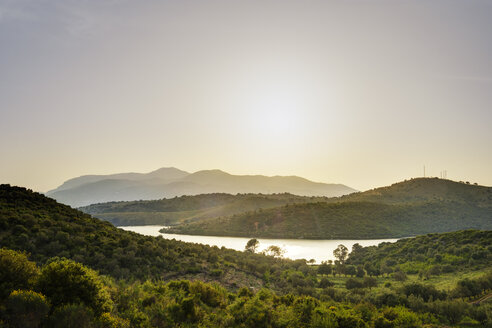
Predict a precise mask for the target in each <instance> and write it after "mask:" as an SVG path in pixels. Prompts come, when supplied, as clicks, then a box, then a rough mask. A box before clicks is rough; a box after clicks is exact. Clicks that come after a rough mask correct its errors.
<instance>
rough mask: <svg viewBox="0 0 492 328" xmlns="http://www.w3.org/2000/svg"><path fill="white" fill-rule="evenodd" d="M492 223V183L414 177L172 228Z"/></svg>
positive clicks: (226, 230) (383, 229)
mask: <svg viewBox="0 0 492 328" xmlns="http://www.w3.org/2000/svg"><path fill="white" fill-rule="evenodd" d="M460 229H484V230H491V229H492V188H490V187H483V186H475V185H469V184H464V183H458V182H453V181H450V180H441V179H424V178H418V179H412V180H409V181H404V182H400V183H396V184H394V185H392V186H389V187H383V188H377V189H374V190H369V191H366V192H362V193H355V194H351V195H348V196H344V197H340V198H332V199H329V200H328V201H326V202H315V203H304V204H294V205H285V206H281V207H277V208H272V209H266V210H261V211H254V212H249V213H243V214H240V215H233V216H229V217H222V218H216V219H211V220H206V221H203V222H196V223H189V224H184V225H180V226H175V227H172V228H171V229H170V230H168V231H169V232H171V233H182V234H196V235H217V236H241V237H263V238H309V239H343V238H347V239H371V238H397V237H408V236H414V235H419V234H426V233H434V232H448V231H455V230H460Z"/></svg>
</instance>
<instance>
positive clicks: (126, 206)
mask: <svg viewBox="0 0 492 328" xmlns="http://www.w3.org/2000/svg"><path fill="white" fill-rule="evenodd" d="M327 199H328V198H326V197H306V196H296V195H292V194H272V195H263V194H237V195H231V194H202V195H196V196H181V197H175V198H169V199H161V200H142V201H129V202H108V203H100V204H93V205H89V206H84V207H81V208H79V209H80V210H81V211H82V212H85V213H88V214H91V215H93V216H95V217H98V218H100V219H103V220H107V221H109V222H111V223H113V224H114V225H116V226H125V225H148V224H156V225H176V224H180V223H191V222H197V221H200V220H204V219H210V218H216V217H221V216H230V215H234V214H240V213H245V212H250V211H255V210H259V209H266V208H273V207H278V206H282V205H286V204H295V203H307V202H315V201H326V200H327Z"/></svg>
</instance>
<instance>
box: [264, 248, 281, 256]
mask: <svg viewBox="0 0 492 328" xmlns="http://www.w3.org/2000/svg"><path fill="white" fill-rule="evenodd" d="M284 254H285V250H284V249H283V248H281V247H279V246H275V245H271V246H268V248H267V249H266V250H265V255H270V256H273V257H282V256H283V255H284Z"/></svg>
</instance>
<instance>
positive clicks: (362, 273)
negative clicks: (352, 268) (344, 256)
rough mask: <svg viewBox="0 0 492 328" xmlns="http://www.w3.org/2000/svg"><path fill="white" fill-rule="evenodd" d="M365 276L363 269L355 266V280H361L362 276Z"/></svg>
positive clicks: (360, 266)
mask: <svg viewBox="0 0 492 328" xmlns="http://www.w3.org/2000/svg"><path fill="white" fill-rule="evenodd" d="M365 275H366V272H365V271H364V268H363V267H362V265H358V266H357V274H356V276H357V278H363V277H364V276H365Z"/></svg>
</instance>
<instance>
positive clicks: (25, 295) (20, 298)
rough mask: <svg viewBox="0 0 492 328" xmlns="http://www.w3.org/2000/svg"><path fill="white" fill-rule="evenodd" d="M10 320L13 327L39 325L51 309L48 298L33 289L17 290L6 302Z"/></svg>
mask: <svg viewBox="0 0 492 328" xmlns="http://www.w3.org/2000/svg"><path fill="white" fill-rule="evenodd" d="M6 306H7V312H8V314H9V321H10V325H11V326H12V327H19V328H31V327H32V328H36V327H39V325H40V323H41V321H43V320H44V319H45V318H46V316H47V314H48V312H49V310H50V304H49V303H48V301H47V300H46V298H45V297H44V296H43V295H41V294H39V293H36V292H34V291H32V290H28V291H26V290H15V291H13V292H12V293H11V294H10V296H9V298H8V299H7V302H6Z"/></svg>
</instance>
